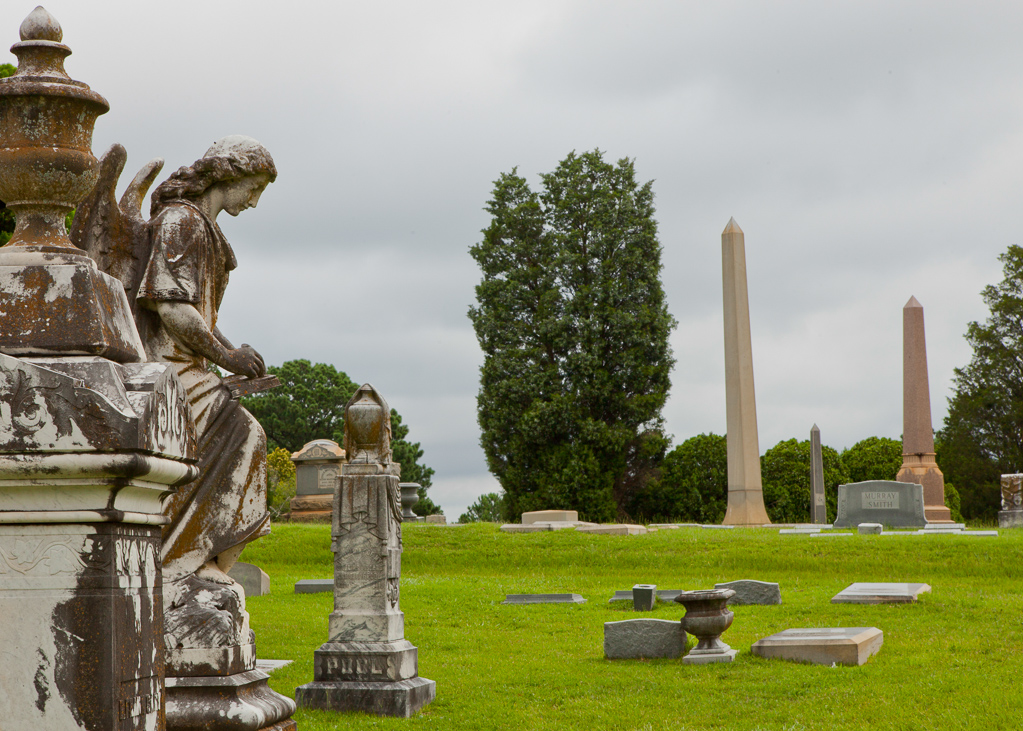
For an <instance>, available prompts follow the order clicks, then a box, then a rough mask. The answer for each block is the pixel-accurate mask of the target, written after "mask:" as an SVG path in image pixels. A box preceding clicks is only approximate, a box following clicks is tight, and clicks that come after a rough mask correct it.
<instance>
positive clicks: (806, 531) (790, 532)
mask: <svg viewBox="0 0 1023 731" xmlns="http://www.w3.org/2000/svg"><path fill="white" fill-rule="evenodd" d="M820 532H821V529H820V528H782V529H781V530H780V531H778V535H780V536H811V535H816V534H817V533H820Z"/></svg>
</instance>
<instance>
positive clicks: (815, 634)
mask: <svg viewBox="0 0 1023 731" xmlns="http://www.w3.org/2000/svg"><path fill="white" fill-rule="evenodd" d="M883 643H884V634H883V633H882V632H881V630H879V629H878V628H877V627H819V628H817V627H815V628H809V629H787V630H784V631H782V632H778V633H776V634H773V635H771V636H769V637H764V638H763V639H760V640H757V641H756V642H754V643H753V646H752V647H751V648H750V651H751V652H752V653H753V654H754V655H757V656H758V657H764V658H777V659H780V660H792V661H794V662H806V663H812V664H814V665H854V666H855V665H863V664H864V663H866V662H867V660H868V659H869V658H870V657H871V656H872V655H875V654H877V652H878V650H880V649H881V645H882V644H883Z"/></svg>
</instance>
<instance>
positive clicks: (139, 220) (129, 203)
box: [71, 144, 163, 321]
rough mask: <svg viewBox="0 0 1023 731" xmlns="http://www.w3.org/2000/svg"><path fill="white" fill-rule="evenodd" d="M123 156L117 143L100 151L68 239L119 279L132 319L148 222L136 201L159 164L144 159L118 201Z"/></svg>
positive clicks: (146, 251) (147, 240)
mask: <svg viewBox="0 0 1023 731" xmlns="http://www.w3.org/2000/svg"><path fill="white" fill-rule="evenodd" d="M127 159H128V153H127V152H125V149H124V147H123V146H121V145H117V144H115V145H112V146H111V147H110V149H109V150H107V152H106V154H105V155H103V159H102V160H101V161H100V170H99V180H98V181H97V182H96V187H95V188H93V189H92V192H91V193H89V195H88V196H87V197H86V199H85V200H83V201H82V202H81V204H79V206H78V209H77V211H75V219H74V223H73V224H72V225H71V241H72V243H74V245H75V246H77V247H78V248H80V249H84V250H85V252H86V253H87V254H88V255H89V256H90V257H91V258H92V259H93V261H95V262H96V266H98V267H99V268H100V269H101V270H102V271H104V272H106V273H107V274H109V275H111V276H113V277H116V278H117V279H119V280H120V281H121V284H123V285H124V291H125V292H126V293H127V295H128V302H129V303H130V304H131V308H132V314H133V315H135V319H136V321H137V320H138V314H139V313H138V305H137V304H136V301H135V295H136V294H137V293H138V290H139V285H140V284H141V283H142V274H143V272H144V271H145V267H146V262H147V261H148V260H149V249H150V245H151V243H150V238H149V223H148V221H146V219H145V218H143V216H142V200H143V199H144V198H145V197H146V192H147V191H148V190H149V186H151V185H152V184H153V181H154V180H155V179H156V176H157V175H158V174H159V172H160V170H161V169H163V160H162V159H160V158H155V159H153V160H150V161H149V162H148V163H146V164H145V166H143V168H142V169H141V170H140V171H139V172H138V175H136V176H135V179H134V180H132V181H131V183H130V184H129V185H128V188H127V189H126V190H125V191H124V195H123V196H121V202H120V204H118V203H117V201H116V199H115V198H114V191H115V189H116V188H117V181H118V179H119V178H120V177H121V171H122V170H124V163H125V161H126V160H127Z"/></svg>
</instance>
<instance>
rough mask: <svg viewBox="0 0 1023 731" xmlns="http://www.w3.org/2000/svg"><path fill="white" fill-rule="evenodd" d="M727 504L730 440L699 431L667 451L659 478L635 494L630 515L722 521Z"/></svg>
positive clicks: (654, 519) (705, 521)
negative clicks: (698, 433) (728, 443)
mask: <svg viewBox="0 0 1023 731" xmlns="http://www.w3.org/2000/svg"><path fill="white" fill-rule="evenodd" d="M727 507H728V446H727V440H726V439H725V437H723V436H720V435H718V434H700V435H699V436H695V437H690V438H689V439H687V440H685V441H684V442H682V444H679V445H678V446H677V447H675V448H674V449H673V450H671V451H670V452H668V455H667V456H666V457H665V458H664V461H663V463H662V464H661V470H660V479H658V480H656V481H652V482H651V483H649V485H648V487H647V489H645V490H644V491H642V492H641V493H639V494H638V495H637V496H636V498H635V499H634V501H633V503H632V505H631V510H630V514H631V515H633V516H634V517H635V518H642V519H646V520H650V521H656V520H663V521H665V522H669V521H675V520H679V521H683V522H693V523H720V522H721V521H722V520H723V519H724V517H725V508H727Z"/></svg>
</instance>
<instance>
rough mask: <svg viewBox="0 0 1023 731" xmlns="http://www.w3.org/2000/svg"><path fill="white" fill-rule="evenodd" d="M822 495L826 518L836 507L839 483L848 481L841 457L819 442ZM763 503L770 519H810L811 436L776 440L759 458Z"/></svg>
mask: <svg viewBox="0 0 1023 731" xmlns="http://www.w3.org/2000/svg"><path fill="white" fill-rule="evenodd" d="M821 460H822V462H823V466H824V496H825V501H826V504H827V512H828V520H829V521H833V520H834V519H835V514H836V511H837V502H838V486H839V485H840V484H842V483H846V482H849V476H848V474H847V473H846V470H845V466H844V465H843V464H842V459H841V457H839V455H838V452H836V451H835V450H834V449H832V448H831V447H827V446H824V445H821ZM760 475H761V479H762V481H763V484H764V505H765V507H766V508H767V515H768V517H769V518H770V519H771V522H772V523H806V522H808V521H809V520H810V501H811V495H810V440H809V439H806V440H803V441H802V442H800V441H798V440H796V439H789V440H787V441H783V442H778V443H777V444H775V445H774V446H773V447H771V448H770V449H768V450H767V451H766V452H765V453H764V456H763V457H761V458H760Z"/></svg>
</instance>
